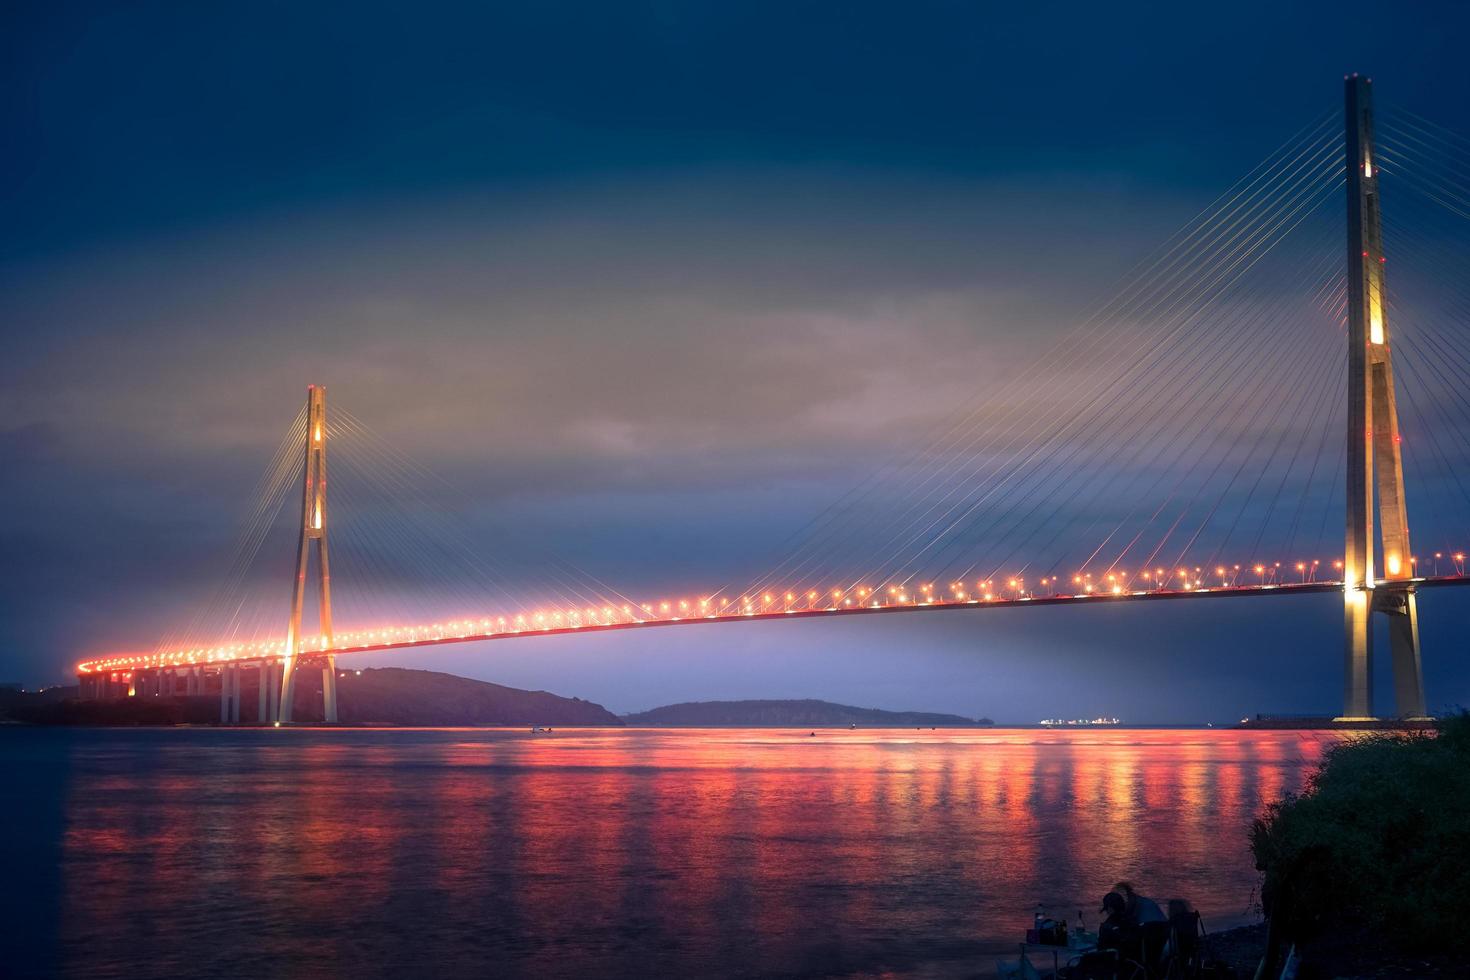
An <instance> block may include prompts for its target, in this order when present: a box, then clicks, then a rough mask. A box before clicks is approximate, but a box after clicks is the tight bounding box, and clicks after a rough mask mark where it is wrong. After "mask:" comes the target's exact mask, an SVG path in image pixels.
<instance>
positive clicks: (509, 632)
mask: <svg viewBox="0 0 1470 980" xmlns="http://www.w3.org/2000/svg"><path fill="white" fill-rule="evenodd" d="M1395 584H1405V585H1409V586H1412V587H1414V588H1415V589H1423V588H1436V587H1442V586H1452V585H1470V576H1465V575H1440V576H1427V577H1422V578H1415V579H1408V580H1405V581H1404V582H1403V583H1395ZM1342 588H1343V583H1342V582H1341V581H1322V582H1278V583H1266V584H1259V585H1228V586H1214V587H1207V588H1198V589H1187V590H1186V589H1152V590H1146V591H1121V592H1112V591H1100V592H1090V593H1088V592H1084V593H1076V594H1060V593H1058V594H1052V595H1024V596H1005V597H995V598H990V599H984V598H965V599H943V598H935V599H932V600H928V601H908V602H884V603H877V604H868V605H860V604H857V603H853V604H851V605H847V604H844V605H840V606H818V607H815V608H802V609H786V608H782V609H774V610H761V609H756V608H751V609H748V610H746V611H741V612H730V613H724V612H721V613H710V614H705V615H702V614H699V613H694V614H692V615H677V616H675V615H662V616H661V615H645V616H644V617H643V618H636V617H635V618H618V619H616V620H614V621H609V622H597V621H591V622H579V623H572V624H564V625H548V626H534V625H526V626H522V627H519V628H516V627H514V626H499V625H493V626H492V625H491V621H490V620H466V621H463V622H450V623H447V624H439V625H434V626H417V627H393V628H390V629H380V630H361V631H356V632H339V633H338V634H337V635H336V638H335V643H334V644H333V646H332V647H331V649H330V650H329V651H328V650H323V649H321V648H319V647H316V646H312V647H304V648H303V650H302V651H301V652H302V655H303V656H312V655H317V654H321V653H326V652H330V653H332V654H334V655H337V656H342V655H344V654H353V653H374V652H380V651H385V650H406V649H411V648H414V647H425V646H439V645H442V644H447V643H477V642H481V641H485V640H509V639H515V638H525V637H531V636H557V635H564V634H571V633H606V632H611V631H613V630H629V629H648V628H651V627H655V626H697V625H707V624H711V623H749V622H764V621H771V620H778V619H815V618H831V617H837V616H872V615H881V614H885V613H917V612H938V611H940V610H959V609H995V608H1018V607H1027V606H1061V605H1067V606H1090V605H1098V604H1103V603H1116V602H1151V601H1160V600H1166V599H1223V598H1230V597H1236V598H1238V597H1242V596H1263V595H1276V596H1283V595H1305V594H1316V593H1323V592H1341V591H1342ZM848 601H849V602H850V601H851V600H848ZM498 622H499V621H498V620H497V621H496V623H497V624H498ZM283 656H284V651H283V650H282V649H281V644H279V643H276V644H259V645H249V646H231V647H220V648H217V649H204V650H191V651H179V652H170V653H161V654H157V653H154V654H128V655H120V656H115V657H102V658H98V659H96V660H90V661H83V662H82V663H80V664H78V665H77V671H78V673H81V674H87V673H93V672H101V671H129V670H147V669H151V668H158V667H176V666H186V665H198V664H204V665H209V664H227V663H234V662H240V661H262V660H265V661H274V660H280V659H282V658H283Z"/></svg>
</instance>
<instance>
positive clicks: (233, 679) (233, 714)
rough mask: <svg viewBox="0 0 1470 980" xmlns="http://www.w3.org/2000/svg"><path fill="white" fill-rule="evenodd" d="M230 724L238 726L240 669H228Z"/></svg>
mask: <svg viewBox="0 0 1470 980" xmlns="http://www.w3.org/2000/svg"><path fill="white" fill-rule="evenodd" d="M230 724H232V725H238V724H240V668H239V666H238V665H237V666H234V667H231V668H230Z"/></svg>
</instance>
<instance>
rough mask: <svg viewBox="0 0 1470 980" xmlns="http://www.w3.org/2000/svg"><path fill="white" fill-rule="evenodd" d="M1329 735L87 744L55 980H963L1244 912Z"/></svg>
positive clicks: (399, 735)
mask: <svg viewBox="0 0 1470 980" xmlns="http://www.w3.org/2000/svg"><path fill="white" fill-rule="evenodd" d="M1326 744H1327V740H1326V739H1324V738H1322V737H1317V736H1308V737H1302V736H1301V735H1300V734H1298V733H1292V732H1235V731H1214V730H1207V731H1130V730H1116V729H1110V730H1082V731H1067V732H1057V731H1030V730H995V731H946V732H902V731H893V732H883V731H835V732H819V733H817V734H816V735H815V736H812V735H808V734H807V733H806V732H785V731H747V730H720V731H625V730H589V731H559V732H556V733H554V734H552V735H532V734H530V733H527V732H524V731H310V730H293V731H275V732H265V731H262V732H238V731H237V732H136V733H134V732H106V733H96V735H95V736H90V737H83V738H79V739H77V740H76V741H75V742H74V743H73V744H72V746H71V747H70V749H69V751H70V752H71V756H70V762H69V765H70V767H71V768H70V772H71V774H72V775H71V781H70V783H69V784H68V787H67V794H68V795H67V798H66V800H65V801H64V805H63V810H64V813H65V828H66V829H65V834H64V838H63V842H62V846H63V852H64V861H63V866H62V876H63V881H62V885H63V889H62V894H63V902H64V914H63V917H62V920H61V922H62V937H63V940H64V952H65V962H64V966H65V968H66V972H70V973H75V974H80V975H85V974H93V973H109V972H119V973H126V972H130V971H139V970H140V971H141V972H143V973H152V974H157V973H170V972H174V973H231V972H235V973H238V972H241V970H242V969H243V970H244V972H248V973H267V972H284V973H297V974H299V973H302V972H308V973H312V974H313V975H327V976H334V975H343V976H347V975H353V976H356V975H363V974H370V975H382V974H414V973H417V972H419V971H420V969H421V968H422V967H423V966H424V964H426V963H433V964H434V966H435V969H436V971H437V972H438V973H440V974H442V975H459V974H466V975H468V974H477V975H484V974H487V973H488V974H493V975H559V974H598V975H607V976H631V975H649V974H655V973H658V974H662V973H668V974H682V975H695V974H728V973H767V972H781V973H802V972H883V971H888V972H894V973H898V974H904V973H928V974H940V975H944V974H948V973H964V972H966V971H975V970H980V969H983V964H984V963H985V962H986V956H987V955H989V954H990V953H991V952H992V951H994V950H996V949H1000V948H1005V944H1008V943H1009V942H1010V941H1012V940H1014V939H1016V938H1017V937H1019V935H1020V934H1021V931H1022V930H1023V929H1024V928H1025V926H1026V924H1027V923H1028V922H1029V920H1030V917H1031V914H1032V912H1033V910H1034V908H1035V906H1036V904H1037V903H1038V902H1040V903H1043V904H1045V905H1046V906H1047V907H1048V908H1049V909H1050V910H1051V911H1053V912H1054V913H1061V914H1065V915H1066V916H1067V917H1068V918H1069V919H1075V915H1076V912H1077V911H1078V910H1082V911H1083V914H1084V916H1086V918H1087V921H1088V922H1089V924H1095V922H1096V912H1095V910H1096V908H1097V906H1098V900H1099V898H1100V897H1101V895H1102V894H1103V893H1104V892H1105V891H1106V890H1107V889H1108V887H1109V886H1110V885H1111V884H1112V883H1113V882H1114V881H1116V880H1118V879H1119V878H1124V877H1126V878H1130V879H1132V880H1134V881H1136V882H1137V883H1138V884H1139V885H1140V887H1141V888H1142V889H1143V890H1145V891H1146V892H1148V893H1150V894H1152V895H1154V896H1155V897H1157V898H1160V899H1167V898H1170V897H1176V896H1178V897H1188V898H1190V899H1191V900H1193V901H1194V902H1195V903H1196V905H1198V906H1199V907H1200V908H1201V909H1202V911H1203V912H1204V914H1205V916H1206V919H1207V921H1209V922H1211V923H1213V924H1216V925H1218V924H1219V923H1221V922H1223V921H1226V920H1230V919H1234V918H1238V917H1239V916H1241V915H1242V914H1244V913H1245V912H1246V908H1247V904H1248V902H1249V901H1250V897H1251V894H1252V891H1253V888H1254V886H1255V883H1256V876H1255V872H1254V870H1253V869H1252V867H1251V861H1250V857H1249V854H1248V852H1247V847H1246V839H1245V833H1246V830H1247V828H1248V826H1249V823H1250V820H1251V818H1252V817H1253V816H1254V815H1255V813H1256V812H1257V810H1258V808H1259V806H1260V803H1261V801H1262V799H1264V798H1269V797H1272V796H1274V795H1277V794H1279V793H1281V792H1283V791H1287V790H1291V789H1295V788H1299V787H1300V786H1301V785H1302V783H1303V780H1304V776H1305V774H1306V772H1307V771H1308V770H1309V768H1310V767H1311V766H1312V765H1313V764H1314V763H1315V762H1316V761H1317V760H1318V759H1319V758H1320V756H1321V754H1322V752H1323V750H1324V748H1325V745H1326ZM140 930H141V932H140ZM143 937H146V941H142V939H143ZM242 950H245V951H247V956H248V959H247V960H246V961H243V962H246V963H248V968H246V967H244V966H242V961H241V960H240V959H239V956H240V951H242Z"/></svg>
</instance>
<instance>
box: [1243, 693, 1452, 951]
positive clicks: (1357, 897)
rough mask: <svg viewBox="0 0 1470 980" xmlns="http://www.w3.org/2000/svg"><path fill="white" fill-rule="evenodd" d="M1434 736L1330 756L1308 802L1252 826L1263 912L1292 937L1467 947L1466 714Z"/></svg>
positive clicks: (1278, 806) (1275, 809) (1272, 812)
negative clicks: (1358, 937)
mask: <svg viewBox="0 0 1470 980" xmlns="http://www.w3.org/2000/svg"><path fill="white" fill-rule="evenodd" d="M1437 728H1438V732H1437V734H1432V733H1427V732H1426V733H1413V734H1384V735H1370V736H1365V737H1362V738H1354V739H1351V740H1348V741H1344V742H1342V743H1340V744H1338V745H1336V746H1334V747H1333V748H1332V749H1331V750H1330V751H1329V752H1328V754H1327V757H1326V758H1325V759H1324V760H1323V762H1322V765H1321V766H1320V767H1319V768H1318V770H1317V771H1316V772H1315V773H1314V774H1313V776H1312V778H1311V780H1310V782H1309V783H1308V787H1307V789H1306V791H1305V792H1304V793H1302V794H1301V795H1300V796H1295V795H1288V796H1287V797H1286V798H1285V799H1282V800H1280V801H1278V802H1276V803H1272V804H1271V805H1270V806H1269V807H1267V809H1266V812H1265V813H1264V814H1263V815H1262V817H1261V818H1260V819H1258V820H1256V821H1255V824H1254V825H1253V826H1252V828H1251V834H1250V839H1251V851H1252V852H1253V853H1254V855H1255V859H1256V867H1257V868H1258V869H1259V870H1260V871H1261V872H1262V873H1263V874H1264V879H1263V881H1262V884H1261V900H1262V904H1263V905H1264V907H1265V911H1266V914H1267V915H1269V916H1270V917H1271V921H1272V924H1273V926H1275V927H1279V928H1280V929H1281V930H1282V933H1283V934H1284V935H1285V936H1287V937H1290V938H1291V939H1292V940H1293V941H1296V940H1305V939H1310V938H1312V937H1313V936H1316V935H1320V934H1322V933H1323V932H1324V931H1327V930H1329V929H1331V930H1333V931H1337V930H1339V929H1342V930H1359V931H1368V932H1369V933H1370V934H1372V935H1376V936H1378V937H1381V938H1382V939H1384V940H1385V941H1387V942H1390V943H1393V944H1398V945H1412V946H1414V947H1417V948H1421V949H1464V948H1470V933H1467V932H1466V930H1465V928H1464V916H1465V914H1466V910H1467V909H1470V833H1467V825H1466V821H1467V817H1470V714H1465V713H1461V714H1459V715H1455V716H1453V717H1450V718H1447V719H1444V720H1442V721H1441V722H1440V723H1439V725H1438V726H1437Z"/></svg>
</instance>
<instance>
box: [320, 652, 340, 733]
mask: <svg viewBox="0 0 1470 980" xmlns="http://www.w3.org/2000/svg"><path fill="white" fill-rule="evenodd" d="M322 717H323V718H324V719H326V722H327V724H329V725H335V724H336V723H337V658H336V657H330V656H329V657H327V662H326V663H324V664H323V665H322Z"/></svg>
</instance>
